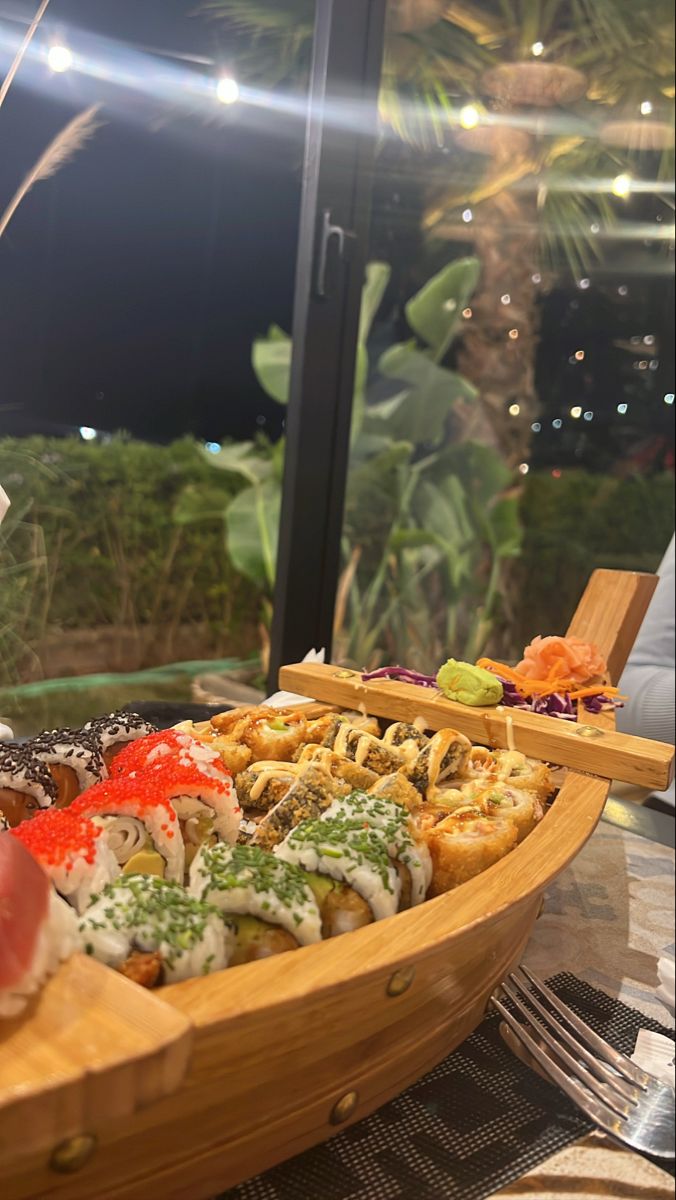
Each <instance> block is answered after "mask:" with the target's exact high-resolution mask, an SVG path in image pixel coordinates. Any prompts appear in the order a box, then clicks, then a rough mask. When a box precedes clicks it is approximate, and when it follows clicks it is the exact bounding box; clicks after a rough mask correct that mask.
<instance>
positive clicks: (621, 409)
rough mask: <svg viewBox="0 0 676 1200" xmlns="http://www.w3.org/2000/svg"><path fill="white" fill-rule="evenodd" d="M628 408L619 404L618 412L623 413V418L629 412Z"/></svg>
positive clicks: (626, 405)
mask: <svg viewBox="0 0 676 1200" xmlns="http://www.w3.org/2000/svg"><path fill="white" fill-rule="evenodd" d="M628 408H629V405H628V404H618V406H617V411H618V413H621V415H622V416H624V414H625V413H626V412H627V410H628Z"/></svg>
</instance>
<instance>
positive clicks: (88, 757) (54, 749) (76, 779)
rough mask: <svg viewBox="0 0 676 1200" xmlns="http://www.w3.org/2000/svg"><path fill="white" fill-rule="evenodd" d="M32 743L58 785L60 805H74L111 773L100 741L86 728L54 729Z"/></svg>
mask: <svg viewBox="0 0 676 1200" xmlns="http://www.w3.org/2000/svg"><path fill="white" fill-rule="evenodd" d="M29 745H30V748H31V750H32V752H33V754H34V755H35V756H36V758H39V760H40V762H42V763H44V764H45V766H46V767H47V768H48V769H49V772H50V774H51V776H52V778H53V780H54V782H55V784H56V786H57V788H58V796H57V799H56V805H57V807H58V808H64V807H65V806H66V805H68V804H71V803H72V801H73V800H75V799H76V798H77V797H78V796H79V795H80V794H81V793H82V792H86V790H87V788H90V787H93V786H94V784H95V783H100V781H101V780H102V779H105V778H106V777H107V775H108V771H107V768H106V764H105V762H104V761H103V753H102V751H101V747H100V745H99V743H98V740H97V739H96V738H94V737H91V736H90V735H89V734H87V733H84V732H83V731H82V730H75V729H53V730H52V731H51V732H49V733H47V732H45V733H41V734H39V735H38V737H35V738H32V740H31V741H30V743H29Z"/></svg>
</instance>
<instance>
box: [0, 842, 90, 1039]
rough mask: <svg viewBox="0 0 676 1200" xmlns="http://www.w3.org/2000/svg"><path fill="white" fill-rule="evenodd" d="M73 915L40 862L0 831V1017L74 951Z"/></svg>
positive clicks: (17, 1007) (22, 1003)
mask: <svg viewBox="0 0 676 1200" xmlns="http://www.w3.org/2000/svg"><path fill="white" fill-rule="evenodd" d="M76 941H77V918H76V916H75V913H74V912H73V909H72V908H71V907H70V906H69V905H68V904H66V903H65V901H63V900H61V898H60V897H59V896H57V894H56V892H55V891H54V888H53V887H52V885H51V883H50V881H49V879H48V878H47V876H46V874H45V872H44V871H43V870H42V867H40V866H39V865H38V863H37V862H36V861H35V859H34V858H33V856H32V855H31V854H30V853H29V852H28V850H27V849H26V848H25V846H23V845H22V844H21V842H20V841H19V840H18V839H17V838H15V837H12V836H11V834H9V833H0V1017H14V1016H16V1015H17V1013H20V1012H21V1010H22V1009H23V1008H24V1007H25V1005H26V1003H27V1001H28V998H29V996H31V995H32V994H33V993H34V992H36V991H37V990H38V989H39V988H40V987H41V986H42V984H43V983H44V982H45V980H46V979H47V978H48V977H49V976H50V975H52V974H53V973H54V971H55V970H56V968H57V967H58V965H59V963H60V962H61V960H62V959H64V958H67V957H68V955H69V954H71V953H72V952H73V950H74V949H75V946H76Z"/></svg>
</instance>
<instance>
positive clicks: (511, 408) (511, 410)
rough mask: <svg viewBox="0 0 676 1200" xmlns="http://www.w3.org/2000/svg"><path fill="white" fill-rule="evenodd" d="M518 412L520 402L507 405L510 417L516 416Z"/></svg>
mask: <svg viewBox="0 0 676 1200" xmlns="http://www.w3.org/2000/svg"><path fill="white" fill-rule="evenodd" d="M520 412H521V405H520V404H510V406H509V415H510V417H518V415H519V413H520Z"/></svg>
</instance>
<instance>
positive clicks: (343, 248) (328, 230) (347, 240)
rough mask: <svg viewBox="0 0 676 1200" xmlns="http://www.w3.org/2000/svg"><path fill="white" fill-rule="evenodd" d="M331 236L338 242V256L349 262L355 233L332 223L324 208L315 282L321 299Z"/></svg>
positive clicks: (323, 294)
mask: <svg viewBox="0 0 676 1200" xmlns="http://www.w3.org/2000/svg"><path fill="white" fill-rule="evenodd" d="M333 238H336V240H337V243H338V257H339V258H340V259H341V260H342V261H343V262H349V259H350V251H351V243H352V242H354V240H355V234H354V233H351V232H350V231H349V230H347V229H343V227H342V225H334V224H333V222H332V219H331V211H330V209H328V208H326V209H324V213H323V216H322V227H321V234H320V239H319V261H318V264H317V284H316V292H317V295H318V296H319V297H320V299H322V300H325V299H326V268H327V263H328V257H329V246H330V244H331V241H332V239H333Z"/></svg>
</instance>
